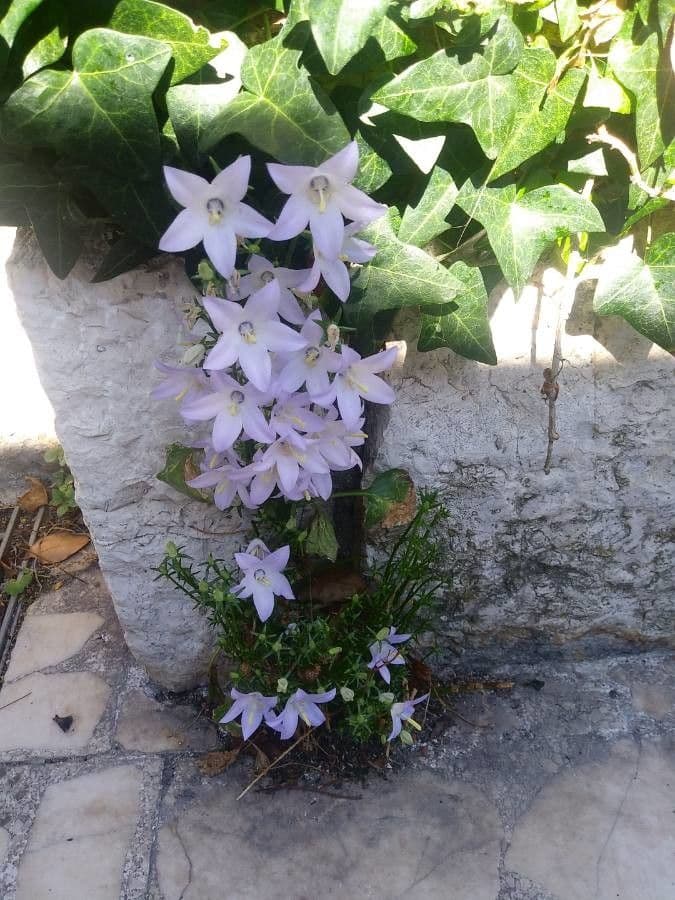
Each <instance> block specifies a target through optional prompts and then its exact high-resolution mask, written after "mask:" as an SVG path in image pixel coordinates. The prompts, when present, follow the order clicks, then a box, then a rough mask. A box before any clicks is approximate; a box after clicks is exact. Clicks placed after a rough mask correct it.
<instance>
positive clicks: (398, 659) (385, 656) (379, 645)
mask: <svg viewBox="0 0 675 900" xmlns="http://www.w3.org/2000/svg"><path fill="white" fill-rule="evenodd" d="M409 638H410V635H409V634H396V629H395V628H390V629H389V631H388V633H387V634H386V636H385V637H383V638H381V639H380V640H377V641H375V643H374V644H371V645H370V647H369V648H368V649H369V650H370V662H369V663H368V668H369V669H375V671H376V672H379V674H380V675H381V676H382V678H383V679H384V681H386V683H387V684H390V683H391V673H390V671H389V669H388V668H387V667H388V666H403V665H405V659H404V658H403V657H402V656H401V654H400V653H399V651H398V650H397V649H396V647H395V646H394V644H403V643H404V642H405V641H407V640H409Z"/></svg>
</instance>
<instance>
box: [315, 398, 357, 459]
mask: <svg viewBox="0 0 675 900" xmlns="http://www.w3.org/2000/svg"><path fill="white" fill-rule="evenodd" d="M363 422H364V420H363V419H357V420H356V422H355V423H354V424H353V425H352V426H351V427H350V428H348V427H347V426H346V425H345V423H344V422H343V421H342V419H340V418H338V413H337V410H336V409H335V407H334V406H331V407H330V408H329V409H328V411H327V412H326V415H325V416H324V420H323V428H322V429H321V431H320V432H316V433H310V435H309V437H310V438H316V440H317V445H316V446H317V450H318V451H319V453H320V454H321V456H323V458H324V459H325V460H326V462H327V463H328V465H329V466H330V467H331V469H333V470H335V471H338V472H339V471H346V470H347V469H352V468H353V467H354V466H361V460H360V459H359V457H358V455H357V454H356V453H355V452H354V450H353V449H352V447H360V446H362V444H363V442H364V441H365V439H366V438H367V437H368V435H367V434H366V433H365V432H364V431H362V430H361V429H362V428H363Z"/></svg>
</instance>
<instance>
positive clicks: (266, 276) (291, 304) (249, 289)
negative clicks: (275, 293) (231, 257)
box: [238, 254, 311, 325]
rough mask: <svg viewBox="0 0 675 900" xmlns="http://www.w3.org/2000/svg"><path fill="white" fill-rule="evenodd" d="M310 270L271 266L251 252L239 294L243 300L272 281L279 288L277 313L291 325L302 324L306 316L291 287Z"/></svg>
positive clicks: (305, 277) (303, 278)
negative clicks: (246, 272) (246, 273)
mask: <svg viewBox="0 0 675 900" xmlns="http://www.w3.org/2000/svg"><path fill="white" fill-rule="evenodd" d="M310 272H311V269H286V268H284V267H283V266H273V265H272V263H271V262H268V260H266V259H265V257H264V256H257V255H256V254H253V256H251V257H250V259H249V261H248V275H244V276H242V278H241V279H240V280H239V286H238V291H239V296H240V297H241V298H242V299H244V300H245V299H246V297H250V296H251V294H255V293H256V292H257V291H259V290H260V289H261V288H262V287H264V286H265V285H266V284H268V283H269V282H273V283H274V284H276V285H277V287H278V289H279V315H280V316H281V317H282V319H285V320H286V321H287V322H291V323H292V324H293V325H302V324H303V323H304V321H305V318H306V316H305V314H304V313H303V311H302V309H301V308H300V304H299V303H298V301H297V300H296V299H295V296H294V295H293V289H294V288H297V287H298V285H299V284H300V283H301V282H303V281H306V280H307V279H308V278H309V275H310ZM308 290H309V289H308ZM303 292H304V291H303Z"/></svg>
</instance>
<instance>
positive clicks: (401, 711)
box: [267, 694, 429, 741]
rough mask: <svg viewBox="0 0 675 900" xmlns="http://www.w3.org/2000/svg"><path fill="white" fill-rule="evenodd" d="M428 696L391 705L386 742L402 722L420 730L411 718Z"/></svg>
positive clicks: (396, 733)
mask: <svg viewBox="0 0 675 900" xmlns="http://www.w3.org/2000/svg"><path fill="white" fill-rule="evenodd" d="M428 696H429V694H423V695H422V696H421V697H418V698H417V700H405V701H404V702H403V703H392V705H391V709H390V713H391V721H392V725H393V727H392V729H391V734H390V735H389V737H388V738H387V740H389V741H393V740H394V738H397V737H398V736H399V734H400V733H401V729H402V728H403V723H404V722H405V723H406V724H408V725H412V726H413V728H416V729H417V730H418V731H420V730H421V725H419V724H418V723H417V722H416V721H415V720H414V719H413V716H414V715H415V707H416V706H417V704H418V703H422V701H423V700H426V699H427V697H428ZM273 721H275V720H272V722H273ZM272 722H268V723H267V724H268V725H269V726H270V727H271V728H274V725H273V724H272Z"/></svg>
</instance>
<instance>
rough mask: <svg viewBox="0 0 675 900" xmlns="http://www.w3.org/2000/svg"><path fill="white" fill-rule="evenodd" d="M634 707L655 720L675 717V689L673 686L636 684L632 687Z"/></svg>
mask: <svg viewBox="0 0 675 900" xmlns="http://www.w3.org/2000/svg"><path fill="white" fill-rule="evenodd" d="M631 695H632V698H633V706H634V707H635V709H637V710H639V711H640V712H643V713H646V714H647V715H648V716H653V717H654V718H655V719H658V720H661V719H665V718H666V716H673V717H675V687H674V686H673V685H663V684H648V683H646V682H636V683H635V684H633V685H631Z"/></svg>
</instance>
